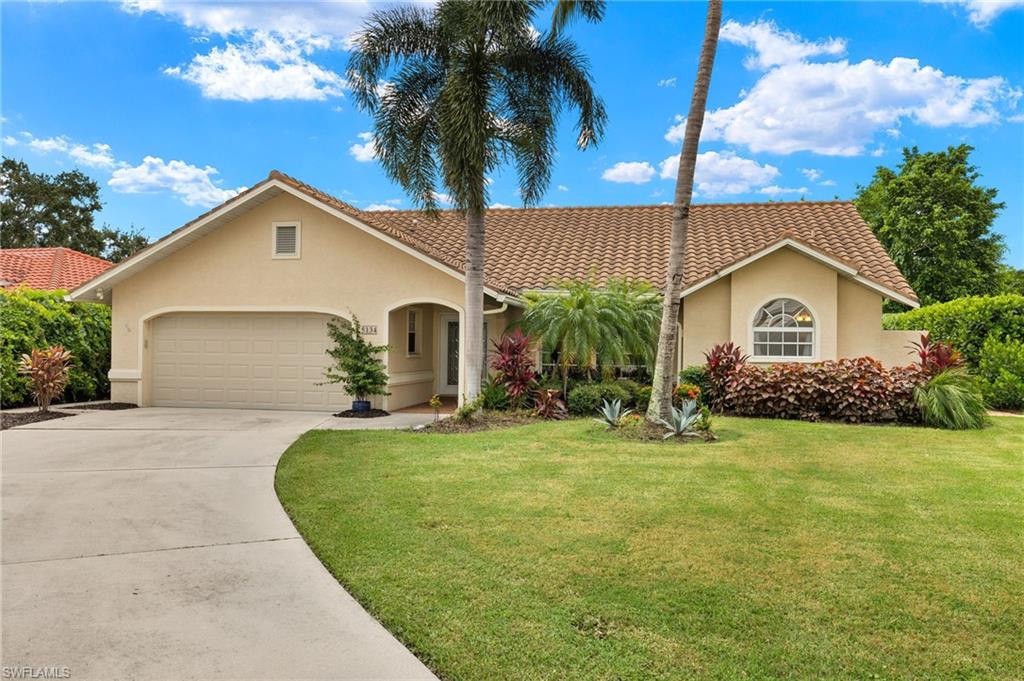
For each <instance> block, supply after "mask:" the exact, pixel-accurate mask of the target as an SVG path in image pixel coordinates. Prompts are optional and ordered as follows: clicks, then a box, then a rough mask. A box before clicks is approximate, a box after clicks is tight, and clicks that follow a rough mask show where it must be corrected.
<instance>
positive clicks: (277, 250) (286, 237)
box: [274, 225, 299, 257]
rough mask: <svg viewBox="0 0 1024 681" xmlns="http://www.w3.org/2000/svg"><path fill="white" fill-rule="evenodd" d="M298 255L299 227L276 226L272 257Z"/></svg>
mask: <svg viewBox="0 0 1024 681" xmlns="http://www.w3.org/2000/svg"><path fill="white" fill-rule="evenodd" d="M298 254H299V226H298V225H276V226H275V229H274V255H276V256H285V257H287V256H292V257H295V256H298Z"/></svg>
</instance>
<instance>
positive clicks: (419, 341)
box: [405, 307, 423, 357]
mask: <svg viewBox="0 0 1024 681" xmlns="http://www.w3.org/2000/svg"><path fill="white" fill-rule="evenodd" d="M412 314H415V315H416V324H417V326H416V329H415V331H414V333H415V338H414V343H413V345H414V347H413V350H412V352H409V317H410V316H411V315H412ZM422 354H423V310H422V309H420V308H418V307H408V308H406V309H405V356H406V357H420V356H422Z"/></svg>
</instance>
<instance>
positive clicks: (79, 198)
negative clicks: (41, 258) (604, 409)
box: [0, 158, 148, 262]
mask: <svg viewBox="0 0 1024 681" xmlns="http://www.w3.org/2000/svg"><path fill="white" fill-rule="evenodd" d="M101 208H103V203H102V201H100V188H99V185H98V184H97V183H96V181H95V180H93V179H92V178H90V177H89V176H87V175H86V174H85V173H83V172H82V171H80V170H71V171H65V172H63V173H59V174H57V175H48V174H46V173H34V172H32V171H31V170H30V169H29V167H28V165H27V164H26V163H25V162H24V161H18V160H15V159H10V158H4V159H3V163H2V164H0V248H35V247H48V246H64V247H66V248H73V249H75V250H76V251H81V252H82V253H88V254H89V255H95V256H97V257H100V258H105V259H107V260H111V261H113V262H118V261H120V260H123V259H125V258H127V257H128V256H130V255H132V254H133V253H135V252H136V251H138V250H139V249H141V248H143V247H145V246H146V244H147V243H148V241H147V239H146V237H144V236H143V235H142V234H141V233H140V232H138V231H136V230H130V231H121V230H117V229H113V228H111V227H108V226H107V225H104V226H103V227H100V228H97V227H96V226H95V225H94V222H93V214H94V213H95V212H96V211H98V210H100V209H101Z"/></svg>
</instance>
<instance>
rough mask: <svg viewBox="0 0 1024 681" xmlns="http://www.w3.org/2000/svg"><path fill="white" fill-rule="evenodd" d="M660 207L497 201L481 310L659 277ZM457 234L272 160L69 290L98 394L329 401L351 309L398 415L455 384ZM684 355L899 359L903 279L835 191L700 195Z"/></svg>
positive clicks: (664, 248) (308, 404) (452, 223)
mask: <svg viewBox="0 0 1024 681" xmlns="http://www.w3.org/2000/svg"><path fill="white" fill-rule="evenodd" d="M670 221H671V207H669V206H614V207H579V208H534V209H501V210H491V211H489V212H488V217H487V254H486V255H487V263H486V270H487V287H486V300H485V312H484V320H485V323H486V328H487V334H488V335H489V337H490V338H492V339H496V338H498V337H500V336H501V334H502V333H503V331H504V330H505V328H506V327H507V325H508V323H509V322H510V321H511V320H513V319H515V318H516V317H517V316H518V315H519V314H520V313H521V309H522V303H521V300H520V298H519V296H520V295H521V294H522V293H523V292H524V291H528V290H536V289H543V288H549V287H552V286H555V285H557V284H554V283H553V282H555V281H557V280H558V279H565V278H571V277H581V276H589V275H593V276H596V277H598V278H599V279H602V278H607V277H610V276H629V277H636V278H640V279H644V280H647V281H649V282H651V283H653V284H655V285H658V286H660V285H663V283H664V270H665V263H666V260H667V253H668V244H669V232H670ZM462 230H463V225H462V221H461V218H460V217H459V216H458V215H457V214H456V213H453V212H444V213H442V214H441V216H440V217H439V218H438V219H430V218H428V217H426V216H425V215H424V214H422V213H419V212H414V211H397V212H365V211H360V210H358V209H356V208H354V207H353V206H351V205H349V204H346V203H344V202H342V201H340V200H338V199H336V198H334V197H332V196H329V195H327V194H325V193H323V192H321V191H319V190H317V189H314V188H313V187H310V186H309V185H306V184H304V183H302V182H299V181H297V180H295V179H293V178H291V177H288V176H287V175H284V174H282V173H279V172H277V171H274V172H271V173H270V175H269V176H268V177H267V178H266V179H265V180H263V181H262V182H260V183H259V184H257V185H256V186H254V187H252V188H251V189H248V190H247V191H245V192H243V193H241V194H239V195H238V196H236V197H235V198H233V199H230V200H229V201H227V202H225V203H224V204H222V205H220V206H218V207H216V208H214V209H213V210H211V211H209V212H207V213H205V214H203V215H201V216H200V217H198V218H196V219H195V220H193V221H192V222H189V223H188V224H186V225H184V226H183V227H181V228H179V229H177V230H175V231H174V232H172V233H170V234H169V235H167V236H166V237H164V238H163V239H161V240H159V241H157V242H156V243H154V244H153V245H151V246H150V247H149V248H147V249H145V250H144V251H142V252H140V253H139V254H137V255H136V256H134V257H132V258H130V259H129V260H126V261H124V262H122V263H121V264H119V265H117V266H116V267H113V268H112V269H110V270H107V271H106V272H103V273H102V274H100V275H99V276H97V277H95V278H94V279H92V280H90V281H89V282H87V283H85V284H83V285H82V286H80V287H79V288H77V289H75V290H74V291H73V292H72V293H71V294H70V297H71V298H72V299H75V300H88V301H102V302H104V303H107V304H109V305H111V306H112V312H113V329H112V333H113V338H112V344H113V345H112V362H111V364H112V367H111V370H110V379H111V382H112V398H113V399H114V400H117V401H123V402H133V403H137V404H140V405H146V406H150V405H152V406H203V407H251V408H270V409H312V410H329V409H338V408H341V407H347V406H348V399H347V398H346V397H345V396H344V395H343V394H342V393H341V392H340V390H339V389H338V388H337V387H336V386H325V385H322V384H321V382H322V380H323V367H324V364H325V354H324V351H325V349H326V347H327V338H326V333H325V331H326V323H327V320H329V319H330V318H332V317H341V318H345V319H350V318H351V317H352V316H353V315H355V316H356V317H358V319H359V322H360V324H361V325H362V326H363V327H364V331H365V333H366V334H367V335H368V337H369V338H370V339H372V340H374V341H375V342H378V343H379V342H384V341H386V342H387V344H389V345H390V346H391V349H390V351H389V352H388V353H387V356H386V362H387V367H388V373H389V376H390V391H391V395H390V396H389V397H387V398H382V399H380V400H378V402H379V403H380V406H382V407H383V408H386V409H398V408H402V407H406V406H410V405H414V404H418V403H422V402H424V401H426V400H428V399H429V398H430V396H431V395H432V394H434V393H440V394H449V395H460V394H461V393H462V392H463V391H462V390H461V386H462V385H463V384H464V381H465V377H464V370H463V366H462V362H461V361H460V355H459V351H458V348H459V345H460V343H461V342H462V323H461V322H462V321H463V316H464V313H463V308H462V303H463V261H462V257H463V244H464V241H463V231H462ZM689 244H690V245H689V249H688V253H687V263H686V273H687V279H686V282H685V291H684V292H683V301H682V309H681V313H680V319H679V323H680V327H681V329H682V333H681V334H680V347H679V350H678V352H677V363H678V364H679V366H685V365H689V364H695V363H699V362H701V361H702V353H703V352H704V350H706V349H707V348H709V347H710V346H711V345H713V344H715V343H719V342H723V341H728V340H731V341H733V342H735V343H737V344H739V345H740V346H742V347H743V348H744V349H745V350H746V351H747V352H749V353H750V354H751V355H752V359H753V360H754V361H758V362H778V361H818V360H825V359H835V358H839V357H857V356H863V355H870V356H873V357H876V358H878V359H880V360H882V361H883V362H885V363H888V364H897V363H899V364H903V363H906V362H908V361H909V357H908V356H907V351H906V344H907V341H908V338H907V334H906V333H905V332H890V331H883V330H882V326H881V317H882V303H883V301H884V300H886V299H892V300H897V301H900V302H902V303H905V304H907V305H910V306H914V307H916V306H917V304H918V303H917V298H916V296H915V295H914V292H913V290H911V288H910V286H908V284H907V282H906V280H905V279H904V278H903V276H902V275H901V274H900V272H899V270H897V269H896V267H895V266H894V265H893V263H892V261H891V260H890V259H889V258H888V256H887V255H886V253H885V251H884V250H883V249H882V247H881V246H880V245H879V243H878V241H877V240H876V239H875V238H874V236H873V235H872V234H871V231H870V230H869V229H868V227H867V225H866V224H865V223H864V222H863V221H862V220H861V218H860V217H859V216H858V214H857V212H856V210H855V209H854V207H853V206H852V205H851V204H849V203H846V202H795V203H762V204H713V205H699V206H694V207H693V209H692V212H691V227H690V239H689Z"/></svg>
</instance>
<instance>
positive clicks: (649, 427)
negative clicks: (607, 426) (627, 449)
mask: <svg viewBox="0 0 1024 681" xmlns="http://www.w3.org/2000/svg"><path fill="white" fill-rule="evenodd" d="M626 421H627V423H626V424H624V425H621V426H619V427H618V428H616V429H614V430H611V431H609V432H611V433H614V434H615V435H617V436H619V437H621V438H623V439H624V440H638V441H640V442H676V443H679V444H685V443H698V442H714V441H715V440H717V439H718V438H717V437H715V434H714V433H713V432H707V431H697V433H696V437H675V438H668V439H667V440H666V438H665V434H666V433H668V429H666V428H665V427H664V426H661V425H657V424H654V423H651V422H649V421H647V420H641V419H629V417H627V418H626Z"/></svg>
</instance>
